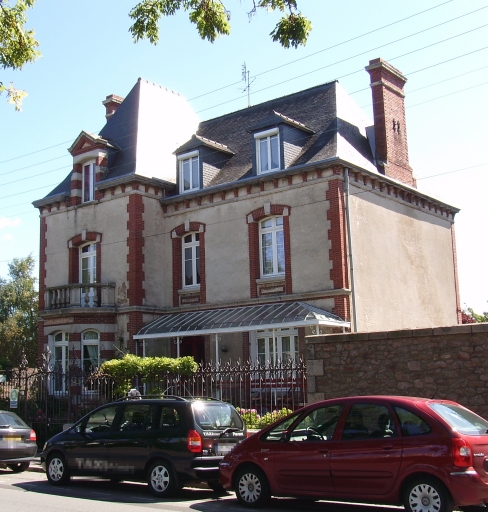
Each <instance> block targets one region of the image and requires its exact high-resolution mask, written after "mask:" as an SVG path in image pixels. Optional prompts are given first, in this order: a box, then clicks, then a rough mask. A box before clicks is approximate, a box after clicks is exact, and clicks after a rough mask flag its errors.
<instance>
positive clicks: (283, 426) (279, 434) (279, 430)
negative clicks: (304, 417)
mask: <svg viewBox="0 0 488 512" xmlns="http://www.w3.org/2000/svg"><path fill="white" fill-rule="evenodd" d="M298 415H299V414H293V415H291V416H289V417H288V418H285V419H284V420H283V421H280V422H279V423H278V424H277V425H275V426H274V427H273V428H272V429H271V430H268V432H267V433H266V434H264V435H263V436H262V437H261V438H260V440H261V441H274V442H276V441H281V440H283V435H284V434H285V433H286V432H287V431H288V428H289V427H290V425H291V424H292V423H293V422H294V421H295V420H296V419H297V417H298Z"/></svg>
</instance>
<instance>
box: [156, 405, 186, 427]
mask: <svg viewBox="0 0 488 512" xmlns="http://www.w3.org/2000/svg"><path fill="white" fill-rule="evenodd" d="M180 426H181V416H180V413H179V412H178V411H177V410H176V409H175V408H174V407H171V406H165V407H162V408H161V416H160V417H159V428H162V429H168V428H178V427H180Z"/></svg>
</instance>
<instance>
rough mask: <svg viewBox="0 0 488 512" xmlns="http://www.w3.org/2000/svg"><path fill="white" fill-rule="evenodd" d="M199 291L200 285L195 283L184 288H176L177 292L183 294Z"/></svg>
mask: <svg viewBox="0 0 488 512" xmlns="http://www.w3.org/2000/svg"><path fill="white" fill-rule="evenodd" d="M199 291H200V285H199V284H197V285H196V286H185V288H182V289H181V290H178V294H179V295H184V294H185V293H196V292H199Z"/></svg>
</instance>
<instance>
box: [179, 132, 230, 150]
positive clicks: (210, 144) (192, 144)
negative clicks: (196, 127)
mask: <svg viewBox="0 0 488 512" xmlns="http://www.w3.org/2000/svg"><path fill="white" fill-rule="evenodd" d="M201 146H205V147H207V148H211V149H214V150H217V151H220V152H222V153H227V154H229V155H234V151H232V150H231V149H229V148H228V147H227V146H226V145H225V144H220V143H219V142H215V141H214V140H210V139H206V138H205V137H201V136H199V135H195V134H193V135H192V137H191V139H190V140H189V141H188V142H185V144H183V145H182V146H180V147H179V148H177V149H176V151H175V152H174V153H173V154H175V155H178V154H181V153H185V152H187V151H191V150H193V149H197V148H199V147H201Z"/></svg>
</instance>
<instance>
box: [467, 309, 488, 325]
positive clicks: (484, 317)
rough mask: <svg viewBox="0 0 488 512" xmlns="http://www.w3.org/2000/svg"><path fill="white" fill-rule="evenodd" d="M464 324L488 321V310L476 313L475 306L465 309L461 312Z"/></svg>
mask: <svg viewBox="0 0 488 512" xmlns="http://www.w3.org/2000/svg"><path fill="white" fill-rule="evenodd" d="M461 315H462V323H463V324H476V323H481V322H488V311H484V312H483V313H481V314H479V313H475V312H474V310H473V308H466V309H463V310H462V312H461Z"/></svg>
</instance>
